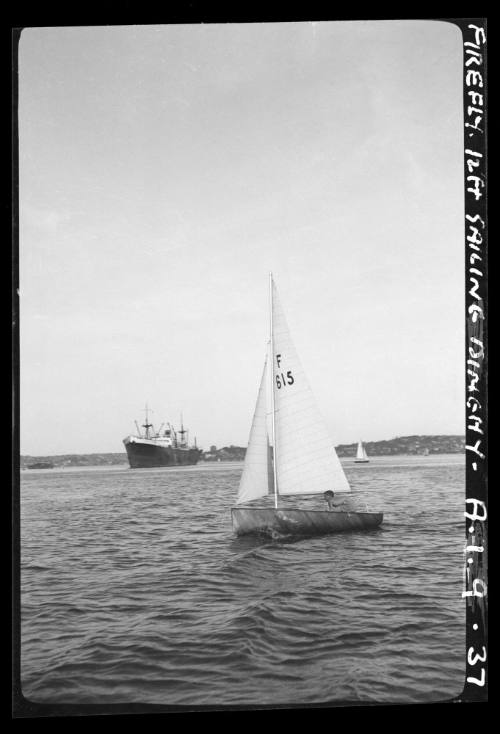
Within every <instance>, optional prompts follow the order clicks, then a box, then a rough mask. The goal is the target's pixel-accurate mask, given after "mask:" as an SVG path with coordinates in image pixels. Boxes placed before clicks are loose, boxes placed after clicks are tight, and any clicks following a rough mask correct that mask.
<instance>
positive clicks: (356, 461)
mask: <svg viewBox="0 0 500 734" xmlns="http://www.w3.org/2000/svg"><path fill="white" fill-rule="evenodd" d="M369 461H370V459H354V463H355V464H368V463H369Z"/></svg>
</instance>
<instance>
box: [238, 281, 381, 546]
mask: <svg viewBox="0 0 500 734" xmlns="http://www.w3.org/2000/svg"><path fill="white" fill-rule="evenodd" d="M269 289H270V312H271V314H270V316H271V318H270V322H271V328H270V331H271V338H270V344H269V346H270V350H269V355H268V357H267V358H266V360H265V363H264V370H263V373H262V379H261V383H260V388H259V393H258V397H257V405H256V407H255V413H254V417H253V421H252V427H251V430H250V438H249V441H248V448H247V452H246V455H245V463H244V466H243V472H242V475H241V480H240V486H239V490H238V498H237V501H236V507H233V508H232V510H231V514H232V521H233V529H234V531H235V532H236V534H237V535H244V534H247V533H266V534H270V535H275V534H276V533H277V534H283V535H289V534H292V535H318V534H325V533H339V532H343V531H346V530H366V529H371V528H375V527H377V526H378V525H380V524H381V522H382V519H383V514H382V513H381V512H368V511H366V512H359V511H357V510H355V509H354V510H350V509H349V510H347V509H345V510H341V511H339V510H338V509H337V508H339V507H342V504H339V502H337V498H336V501H335V502H329V504H328V506H329V508H330V507H331V508H332V509H325V510H314V509H307V508H300V507H288V506H283V504H282V506H281V507H280V506H279V498H280V496H282V495H312V494H320V495H321V494H324V493H325V492H331V491H333V492H335V494H337V493H339V494H342V493H348V492H350V491H351V488H350V486H349V483H348V481H347V477H346V476H345V474H344V470H343V468H342V465H341V463H340V461H339V458H338V456H337V454H336V452H335V449H334V447H333V443H332V441H331V440H330V436H329V435H328V429H327V427H326V424H325V423H324V421H323V419H322V417H321V414H320V412H319V409H318V407H317V405H316V402H315V400H314V396H313V394H312V391H311V389H310V387H309V385H308V383H307V380H306V376H305V373H304V371H303V369H302V366H301V364H300V361H299V358H298V356H297V353H296V351H295V347H294V346H293V343H292V340H291V338H290V334H289V331H288V326H287V324H286V321H285V317H284V315H283V311H282V309H281V306H280V303H279V300H278V296H277V291H276V286H275V284H274V282H273V279H272V275H270V276H269ZM268 395H269V398H270V400H269V401H268ZM268 402H270V405H268ZM268 415H269V417H270V420H269V423H270V431H269V430H268V420H267V416H268ZM269 433H271V444H272V447H273V450H271V447H270V442H269ZM268 494H271V495H274V507H269V506H267V507H266V506H265V503H263V506H261V507H258V506H257V505H256V504H255V503H254V502H255V500H258V499H259V498H262V497H264V496H266V495H268ZM344 507H346V508H347V507H348V505H347V503H346V504H344Z"/></svg>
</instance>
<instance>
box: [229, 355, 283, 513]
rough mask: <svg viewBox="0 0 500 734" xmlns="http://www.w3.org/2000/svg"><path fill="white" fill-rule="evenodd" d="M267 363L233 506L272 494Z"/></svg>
mask: <svg viewBox="0 0 500 734" xmlns="http://www.w3.org/2000/svg"><path fill="white" fill-rule="evenodd" d="M267 362H268V360H267V357H266V360H265V363H264V370H263V372H262V379H261V381H260V387H259V393H258V396H257V403H256V406H255V412H254V416H253V421H252V427H251V429H250V437H249V439H248V447H247V450H246V454H245V463H244V464H243V472H242V474H241V479H240V486H239V489H238V498H237V500H236V504H237V505H239V504H241V503H242V502H249V501H250V500H255V499H258V498H259V497H264V495H267V494H268V493H269V492H273V491H274V486H273V474H272V470H271V471H270V469H269V461H270V456H269V439H268V432H267V419H266V410H267V391H268V380H269V377H268V370H267Z"/></svg>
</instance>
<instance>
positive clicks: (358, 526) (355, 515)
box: [231, 507, 384, 536]
mask: <svg viewBox="0 0 500 734" xmlns="http://www.w3.org/2000/svg"><path fill="white" fill-rule="evenodd" d="M231 516H232V521H233V530H234V532H235V533H236V535H247V534H265V535H271V536H273V535H275V534H282V535H326V534H329V533H343V532H347V531H354V530H370V529H373V528H376V527H378V526H379V525H380V524H381V523H382V520H383V517H384V515H383V513H382V512H331V511H328V510H298V509H291V510H275V509H270V508H263V507H262V508H260V507H246V508H245V507H233V508H232V510H231Z"/></svg>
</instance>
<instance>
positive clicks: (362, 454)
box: [356, 441, 368, 459]
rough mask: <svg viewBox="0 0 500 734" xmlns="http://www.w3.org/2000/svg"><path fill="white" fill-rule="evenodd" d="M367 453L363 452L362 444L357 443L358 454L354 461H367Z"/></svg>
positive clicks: (360, 442)
mask: <svg viewBox="0 0 500 734" xmlns="http://www.w3.org/2000/svg"><path fill="white" fill-rule="evenodd" d="M367 458H368V456H367V453H366V451H365V447H364V446H363V442H362V441H359V442H358V452H357V454H356V459H367Z"/></svg>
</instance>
